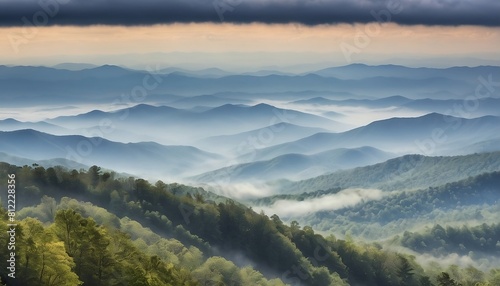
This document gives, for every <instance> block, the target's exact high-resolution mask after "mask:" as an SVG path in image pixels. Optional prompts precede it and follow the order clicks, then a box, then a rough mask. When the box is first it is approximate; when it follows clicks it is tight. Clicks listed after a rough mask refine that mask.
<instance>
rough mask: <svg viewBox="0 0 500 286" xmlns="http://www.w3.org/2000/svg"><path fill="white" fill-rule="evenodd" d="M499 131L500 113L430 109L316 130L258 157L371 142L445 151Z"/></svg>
mask: <svg viewBox="0 0 500 286" xmlns="http://www.w3.org/2000/svg"><path fill="white" fill-rule="evenodd" d="M499 132H500V117H495V116H484V117H479V118H474V119H464V118H459V117H452V116H446V115H442V114H438V113H430V114H427V115H424V116H421V117H409V118H390V119H385V120H380V121H375V122H372V123H370V124H368V125H366V126H363V127H359V128H356V129H352V130H349V131H346V132H343V133H317V134H314V135H312V136H309V137H306V138H303V139H300V140H297V141H294V142H288V143H283V144H280V145H276V146H272V147H268V148H263V149H260V150H257V151H256V155H255V159H256V160H268V159H271V158H274V157H277V156H280V155H284V154H290V153H297V154H306V155H307V154H313V153H317V152H322V151H325V150H329V149H333V148H357V147H361V146H366V145H369V146H372V147H374V148H378V149H381V150H387V151H389V150H390V151H391V152H401V153H420V154H425V155H436V154H442V153H445V152H447V151H449V150H454V149H455V148H457V147H458V146H466V145H469V144H474V143H477V142H481V141H485V140H489V139H492V138H494V136H495V135H494V134H498V133H499Z"/></svg>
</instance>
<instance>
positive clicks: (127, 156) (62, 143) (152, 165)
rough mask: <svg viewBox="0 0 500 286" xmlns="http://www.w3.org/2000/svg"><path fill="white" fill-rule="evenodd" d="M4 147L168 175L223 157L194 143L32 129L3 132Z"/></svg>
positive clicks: (23, 153) (27, 153) (14, 153)
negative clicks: (112, 138)
mask: <svg viewBox="0 0 500 286" xmlns="http://www.w3.org/2000/svg"><path fill="white" fill-rule="evenodd" d="M0 150H1V152H4V153H6V154H8V155H12V156H18V157H24V158H30V159H33V160H49V159H54V158H65V159H68V160H72V161H76V162H78V163H80V164H85V165H94V164H100V165H102V166H103V167H105V168H109V169H114V170H116V171H118V172H126V173H131V174H148V176H158V177H164V178H167V177H171V176H180V175H181V174H184V173H185V172H188V173H190V172H194V171H195V170H196V169H197V168H198V167H201V165H203V164H207V163H209V162H213V161H216V160H219V159H221V157H220V156H219V155H216V154H212V153H208V152H204V151H202V150H199V149H197V148H194V147H190V146H164V145H160V144H157V143H153V142H141V143H118V142H113V141H108V140H105V139H102V138H99V137H93V138H88V137H83V136H54V135H50V134H46V133H42V132H38V131H35V130H30V129H27V130H18V131H12V132H0Z"/></svg>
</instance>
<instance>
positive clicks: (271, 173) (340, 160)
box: [193, 147, 395, 183]
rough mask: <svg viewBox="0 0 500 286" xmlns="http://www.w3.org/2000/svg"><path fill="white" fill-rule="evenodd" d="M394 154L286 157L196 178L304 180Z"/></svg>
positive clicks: (365, 150) (359, 151)
mask: <svg viewBox="0 0 500 286" xmlns="http://www.w3.org/2000/svg"><path fill="white" fill-rule="evenodd" d="M391 157H395V155H393V154H390V153H386V152H382V151H380V150H378V149H375V148H371V147H361V148H356V149H346V148H341V149H334V150H329V151H325V152H321V153H318V154H313V155H300V154H286V155H282V156H278V157H276V158H273V159H271V160H267V161H257V162H251V163H245V164H240V165H234V166H229V167H225V168H222V169H218V170H215V171H211V172H207V173H204V174H201V175H199V176H195V177H193V179H194V180H196V181H198V182H203V183H210V182H214V181H217V179H220V178H222V177H224V178H225V179H227V180H228V181H230V182H231V183H238V182H257V181H268V180H276V179H280V178H287V179H304V178H310V177H314V176H318V175H320V174H324V173H329V172H333V171H335V170H338V169H348V168H353V167H358V166H364V165H370V164H373V163H378V162H382V161H385V160H387V159H389V158H391Z"/></svg>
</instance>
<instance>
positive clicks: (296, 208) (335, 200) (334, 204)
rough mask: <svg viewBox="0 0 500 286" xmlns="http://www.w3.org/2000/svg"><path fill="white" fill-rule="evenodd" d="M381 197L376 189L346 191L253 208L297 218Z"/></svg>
mask: <svg viewBox="0 0 500 286" xmlns="http://www.w3.org/2000/svg"><path fill="white" fill-rule="evenodd" d="M382 196H383V193H382V191H381V190H377V189H346V190H342V191H340V192H338V193H336V194H331V195H325V196H322V197H318V198H313V199H309V200H304V201H290V200H278V201H276V202H274V203H273V204H272V205H270V206H254V207H253V208H254V209H255V210H256V211H263V212H264V213H265V214H267V215H273V214H277V215H278V216H280V217H283V218H292V217H298V216H302V215H305V214H309V213H314V212H320V211H334V210H337V209H342V208H346V207H350V206H354V205H356V204H358V203H361V202H364V201H370V200H379V199H381V198H382Z"/></svg>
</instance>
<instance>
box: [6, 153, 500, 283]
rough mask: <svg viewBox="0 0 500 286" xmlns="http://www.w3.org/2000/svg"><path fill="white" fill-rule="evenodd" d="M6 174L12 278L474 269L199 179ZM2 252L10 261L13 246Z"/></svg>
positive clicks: (416, 274)
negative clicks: (312, 223) (336, 232)
mask: <svg viewBox="0 0 500 286" xmlns="http://www.w3.org/2000/svg"><path fill="white" fill-rule="evenodd" d="M7 174H15V175H16V182H17V185H16V188H17V193H16V198H17V203H18V216H17V217H16V219H18V226H17V229H16V233H17V235H18V236H17V239H18V241H17V243H18V244H17V248H16V261H17V262H18V264H17V273H16V274H17V276H18V277H19V279H17V278H16V279H17V280H15V281H12V280H7V277H6V271H7V270H6V269H5V268H2V269H1V270H0V271H1V272H0V275H1V277H2V280H3V281H4V282H5V281H6V280H7V282H8V285H12V282H17V283H18V285H77V284H78V283H80V282H84V285H283V284H290V285H315V286H316V285H367V286H368V285H370V286H371V285H384V286H385V285H458V284H456V283H465V281H466V280H464V279H469V278H470V277H469V276H467V277H465V278H464V277H456V276H454V272H452V271H449V269H448V266H447V265H439V266H434V267H432V269H428V267H427V265H425V264H419V263H417V260H416V259H415V257H413V256H410V255H407V254H404V253H402V252H394V251H391V250H387V249H384V248H383V247H382V246H381V245H379V244H365V243H361V242H356V241H354V240H353V239H351V238H349V237H348V238H346V239H337V238H336V237H334V236H332V235H330V236H327V237H324V236H322V235H320V234H318V233H316V232H315V231H314V230H313V229H312V228H311V227H309V226H304V227H301V226H300V225H299V224H298V223H297V222H292V223H291V224H290V225H287V224H285V223H283V222H282V221H281V220H280V218H279V217H278V216H276V215H271V216H270V217H269V216H267V215H265V214H263V213H261V214H258V213H256V212H254V211H253V210H252V209H251V208H248V207H245V206H243V205H241V204H239V203H237V202H234V201H232V200H229V199H225V198H223V197H219V196H216V195H213V194H211V193H208V192H206V191H204V190H203V189H201V188H193V187H188V186H183V185H179V184H165V183H163V182H161V181H158V182H156V183H155V184H151V183H149V182H148V181H145V180H143V179H136V178H122V177H118V176H116V175H115V174H114V173H112V172H103V171H102V170H101V169H100V168H99V167H96V166H93V167H91V168H90V169H89V170H88V171H83V170H80V171H77V170H71V171H69V170H65V169H63V168H47V169H45V168H43V167H40V166H31V167H30V166H24V167H17V166H12V165H9V164H5V163H1V165H0V177H3V178H6V177H7ZM6 183H7V180H2V182H1V187H2V188H4V187H6V186H5V184H6ZM2 216H4V217H5V216H6V215H5V212H4V211H2ZM5 221H6V220H2V224H1V227H2V232H1V233H2V235H3V236H4V237H2V241H7V239H6V238H7V237H5V236H6V235H7V232H6V231H5V230H6V228H7V225H6V224H5ZM0 255H1V257H2V258H1V259H2V260H6V259H7V257H6V256H7V252H6V247H3V248H1V250H0ZM475 271H476V272H477V273H481V275H480V279H479V280H478V279H476V278H474V279H476V280H477V281H475V282H477V283H479V284H470V285H496V284H494V283H495V282H496V281H498V279H500V270H499V271H491V272H487V273H483V272H481V271H480V270H477V269H475ZM476 272H475V273H476ZM461 279H462V280H461ZM467 281H468V280H467ZM455 282H456V283H455ZM443 283H448V284H443ZM450 283H455V284H450ZM488 283H489V284H488ZM464 285H469V284H464Z"/></svg>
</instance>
